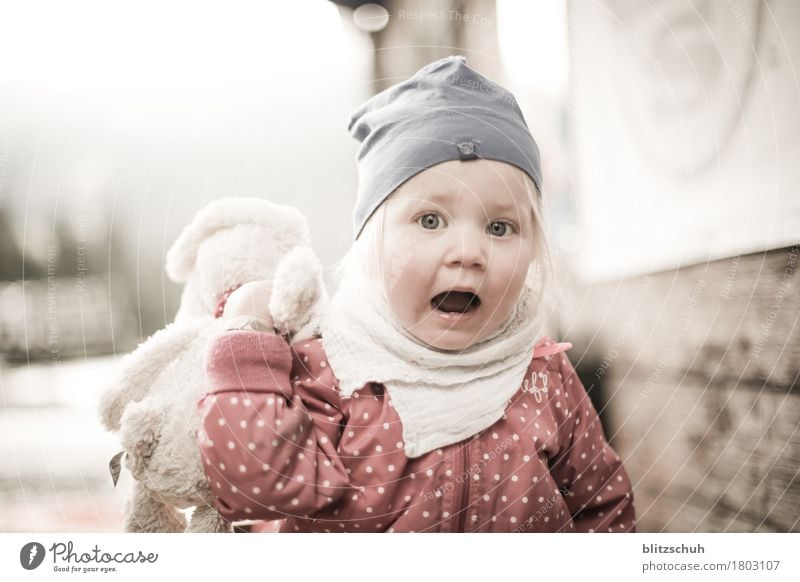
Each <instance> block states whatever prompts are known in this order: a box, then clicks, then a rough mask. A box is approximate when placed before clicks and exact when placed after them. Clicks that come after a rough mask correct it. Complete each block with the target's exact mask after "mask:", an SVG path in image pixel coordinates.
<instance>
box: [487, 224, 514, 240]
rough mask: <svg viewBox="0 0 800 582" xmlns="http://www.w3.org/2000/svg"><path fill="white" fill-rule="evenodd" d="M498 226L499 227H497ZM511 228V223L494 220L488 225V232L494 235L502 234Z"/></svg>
mask: <svg viewBox="0 0 800 582" xmlns="http://www.w3.org/2000/svg"><path fill="white" fill-rule="evenodd" d="M497 227H500V228H497ZM510 229H511V225H510V224H508V223H507V222H500V221H495V222H493V223H491V224H490V225H489V226H488V230H489V234H492V235H494V236H500V237H502V236H504V235H505V234H506V232H508V231H509V230H510Z"/></svg>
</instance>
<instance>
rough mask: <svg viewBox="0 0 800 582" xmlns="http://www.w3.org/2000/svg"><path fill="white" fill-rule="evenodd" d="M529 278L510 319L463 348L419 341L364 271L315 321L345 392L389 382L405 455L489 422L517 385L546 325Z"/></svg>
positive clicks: (346, 283) (348, 279)
mask: <svg viewBox="0 0 800 582" xmlns="http://www.w3.org/2000/svg"><path fill="white" fill-rule="evenodd" d="M533 297H534V292H533V291H532V289H531V287H530V284H529V282H528V283H526V285H525V286H524V287H523V291H522V293H521V294H520V299H519V301H518V302H517V305H516V307H515V309H514V311H513V313H512V314H511V315H510V316H509V318H508V319H507V321H506V322H505V323H504V325H502V326H501V327H500V329H498V330H497V331H496V332H494V333H493V334H492V335H491V336H490V337H488V338H486V339H485V340H483V341H481V342H480V343H477V344H475V345H473V346H470V347H469V348H467V349H465V350H462V351H457V352H456V351H453V352H444V351H439V350H436V349H433V348H431V347H429V346H427V345H426V344H423V343H422V342H420V341H419V340H417V339H416V338H414V337H413V336H412V335H411V334H410V333H408V332H407V331H405V330H403V329H402V328H401V327H400V326H399V324H398V323H397V322H396V321H395V319H394V318H393V316H392V315H391V312H390V310H389V307H388V305H387V304H386V302H385V300H383V299H382V298H381V297H380V294H379V293H378V292H377V290H376V289H375V286H374V285H370V284H369V283H367V281H366V279H365V278H364V277H363V276H360V277H359V276H353V275H350V276H349V277H346V278H345V280H344V281H343V282H342V284H341V285H340V287H339V289H338V290H337V293H336V295H335V296H334V297H333V298H332V299H331V301H330V303H329V305H328V307H327V309H326V311H325V313H324V314H323V316H322V319H321V321H320V330H321V332H322V343H323V347H324V348H325V353H326V355H327V358H328V362H329V363H330V365H331V368H332V371H333V372H334V374H335V375H336V377H337V378H338V380H339V385H340V389H341V391H342V394H343V395H344V396H345V397H350V396H351V395H352V394H353V392H354V391H355V390H358V389H360V388H362V387H363V386H364V385H366V384H367V383H369V382H378V383H381V384H383V385H384V386H385V387H386V390H387V392H388V394H389V397H390V399H391V404H392V405H393V406H394V408H395V410H396V411H397V414H398V416H399V417H400V420H401V421H402V425H403V441H404V443H405V452H406V455H407V456H408V457H418V456H421V455H423V454H425V453H427V452H429V451H432V450H434V449H436V448H438V447H444V446H447V445H450V444H453V443H457V442H459V441H462V440H464V439H466V438H469V437H470V436H472V435H475V434H477V433H479V432H480V431H482V430H484V429H486V428H488V427H489V426H491V425H492V424H494V423H495V422H496V421H497V420H499V419H500V417H502V416H503V413H504V411H505V409H506V407H507V405H508V403H509V401H510V399H511V397H512V396H513V395H514V393H516V391H517V390H518V389H519V387H520V385H521V383H522V379H523V376H524V374H525V371H526V370H527V368H528V366H529V365H530V361H531V358H532V356H533V347H534V345H535V343H536V340H537V339H538V337H539V335H540V333H541V332H542V330H543V325H542V318H541V317H538V316H537V314H536V313H534V311H536V310H534V309H533V307H532V305H531V301H532V298H533Z"/></svg>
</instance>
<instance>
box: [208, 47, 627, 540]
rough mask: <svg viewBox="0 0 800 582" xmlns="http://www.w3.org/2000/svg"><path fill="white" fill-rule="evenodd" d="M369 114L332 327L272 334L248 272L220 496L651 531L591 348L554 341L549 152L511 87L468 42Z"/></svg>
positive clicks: (364, 516) (247, 508)
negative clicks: (604, 421)
mask: <svg viewBox="0 0 800 582" xmlns="http://www.w3.org/2000/svg"><path fill="white" fill-rule="evenodd" d="M350 130H351V132H352V134H353V136H354V137H355V138H356V139H358V140H359V141H360V142H361V148H360V150H359V153H358V165H359V193H358V199H357V203H356V209H355V217H354V231H355V233H356V241H355V243H354V245H353V247H352V249H351V250H350V252H348V254H347V256H346V257H345V258H344V260H343V261H342V264H341V266H340V269H339V273H338V274H339V277H338V280H339V284H338V288H337V290H336V294H335V295H334V297H333V298H332V300H331V302H330V305H329V306H328V309H327V311H326V314H325V316H324V317H323V319H322V321H320V322H319V325H318V327H317V334H316V335H315V337H313V338H311V339H309V340H305V341H298V342H295V343H294V344H293V345H291V346H290V345H288V344H287V343H286V342H285V341H284V339H283V338H281V337H280V336H278V335H276V334H274V333H272V331H273V329H272V321H271V319H270V315H269V313H268V312H267V311H266V307H265V306H266V304H267V302H266V301H265V299H264V297H265V294H266V293H268V285H267V284H266V283H250V284H246V285H244V286H242V287H240V288H239V289H238V290H237V291H235V292H234V293H233V294H232V295H231V296H230V298H229V299H228V301H227V303H226V304H225V309H224V317H225V319H226V320H227V321H229V322H230V325H229V326H228V327H229V328H230V329H229V331H227V332H225V333H223V334H221V335H220V336H218V337H216V338H214V340H212V342H211V343H210V345H209V349H208V353H207V355H206V366H207V373H208V376H209V378H210V381H211V383H212V385H213V390H211V392H209V393H208V394H206V395H205V396H204V397H203V398H202V399H201V401H200V402H199V412H200V414H201V415H202V420H203V429H202V430H201V431H199V433H198V444H199V446H200V450H201V455H202V458H203V463H204V468H205V472H206V475H207V477H208V479H209V481H210V483H211V488H212V491H213V492H214V494H215V505H216V507H217V509H218V510H219V511H220V513H221V514H222V515H223V516H224V517H225V518H227V519H230V520H232V521H233V520H267V521H274V522H275V524H276V525H275V528H274V529H275V530H278V531H303V532H308V531H319V532H331V531H361V532H409V531H420V532H423V531H424V532H433V531H442V532H445V531H446V532H450V531H455V532H462V531H470V532H511V531H520V532H537V531H549V532H569V531H581V532H592V531H603V532H605V531H614V532H631V531H634V529H635V526H634V508H633V498H632V494H631V486H630V481H629V479H628V476H627V474H626V472H625V470H624V468H623V466H622V463H621V461H620V458H619V456H618V455H617V454H616V453H615V452H614V450H613V449H612V448H611V447H610V446H609V444H608V443H607V441H606V439H605V437H604V435H603V431H602V428H601V426H600V422H599V419H598V417H597V414H596V412H595V410H594V408H593V407H592V404H591V402H590V400H589V398H588V396H587V394H586V391H585V390H584V388H583V386H582V385H581V383H580V381H579V380H578V377H577V376H576V374H575V370H574V369H573V367H572V365H571V364H570V362H569V360H568V359H567V357H566V355H565V354H564V353H563V352H565V351H566V350H567V349H569V348H570V347H572V346H571V344H569V343H555V342H553V341H552V340H550V339H549V338H548V337H546V336H542V335H541V333H542V329H543V326H542V316H543V314H544V311H545V310H544V305H543V302H542V298H543V297H544V296H545V287H546V282H547V279H548V278H547V265H548V256H547V247H546V241H545V239H544V234H545V230H544V227H543V224H542V218H541V200H540V192H541V174H540V168H539V154H538V149H537V147H536V144H535V142H534V140H533V138H532V136H531V135H530V132H529V131H528V128H527V125H526V123H525V120H524V118H523V116H522V113H521V111H520V109H519V107H518V106H517V104H516V101H515V100H514V98H513V96H512V95H511V94H510V93H508V92H507V91H506V90H504V89H503V88H502V87H500V86H498V85H497V84H495V83H493V82H492V81H490V80H488V79H486V78H485V77H483V76H481V75H479V74H478V73H477V72H475V71H473V70H472V69H470V68H469V67H468V66H467V64H466V61H465V59H464V58H463V57H448V58H445V59H442V60H440V61H437V62H434V63H431V64H429V65H427V66H426V67H424V68H422V69H421V70H420V71H419V72H417V74H416V75H414V76H413V77H412V78H411V79H409V80H407V81H405V82H403V83H400V84H398V85H396V86H394V87H391V88H389V89H387V90H385V91H383V92H381V93H379V94H378V95H376V96H374V97H372V98H371V99H370V100H368V101H367V102H366V103H365V104H364V105H363V106H362V107H361V108H360V109H359V110H357V111H356V112H355V113H354V114H353V116H352V119H351V122H350Z"/></svg>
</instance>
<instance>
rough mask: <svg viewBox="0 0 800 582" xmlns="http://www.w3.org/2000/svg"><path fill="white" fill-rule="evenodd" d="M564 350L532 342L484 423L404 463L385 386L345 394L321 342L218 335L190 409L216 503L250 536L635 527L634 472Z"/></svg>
mask: <svg viewBox="0 0 800 582" xmlns="http://www.w3.org/2000/svg"><path fill="white" fill-rule="evenodd" d="M567 347H568V344H567ZM564 349H565V347H564V344H555V343H554V342H552V340H550V339H549V338H543V339H542V340H540V342H539V343H538V344H537V347H536V350H535V351H534V354H533V356H534V357H533V358H532V360H531V365H530V367H529V369H528V371H527V373H526V377H525V382H523V384H522V385H521V386H520V390H519V391H518V392H517V393H516V394H515V395H514V397H513V398H512V399H511V401H510V402H509V405H508V408H507V410H506V414H505V415H504V416H503V418H501V419H500V420H498V421H497V422H496V423H495V424H494V425H492V426H491V427H489V428H488V429H487V430H485V431H483V432H482V433H481V434H478V435H475V436H474V437H472V438H470V439H467V440H465V441H462V442H461V443H457V444H454V445H451V446H449V447H443V448H441V449H438V450H435V451H432V452H430V453H428V454H426V455H423V456H422V457H418V458H414V459H409V458H407V457H406V456H405V452H404V449H403V431H402V426H401V423H400V419H399V417H398V415H397V413H396V411H395V410H394V408H393V407H392V406H391V402H390V401H389V398H388V395H387V394H386V392H385V390H384V388H383V386H382V385H380V384H374V383H373V384H368V385H366V386H364V387H363V388H362V389H360V390H358V391H357V392H356V393H355V394H354V395H353V397H352V398H349V399H344V398H342V397H341V394H340V393H339V390H338V381H337V380H336V377H335V375H334V371H333V370H332V369H331V366H330V365H329V363H328V361H327V357H326V355H325V352H324V349H323V346H322V342H321V340H320V339H318V338H317V339H312V340H306V341H305V342H298V343H296V344H295V345H293V346H291V347H290V346H288V345H287V344H286V343H285V342H284V341H283V340H282V339H281V338H279V337H277V336H274V335H271V334H266V333H261V332H252V331H234V332H227V333H225V334H222V335H221V336H219V337H218V338H216V339H215V341H214V342H212V345H211V346H210V349H209V354H207V356H208V357H207V358H206V362H207V372H208V375H209V378H210V379H211V381H212V385H213V386H214V390H213V392H212V393H210V394H207V395H206V396H204V397H203V398H202V399H201V401H200V402H199V404H198V411H199V414H200V415H201V417H202V420H203V429H202V430H201V431H198V437H197V439H198V444H199V447H200V453H201V456H202V458H203V467H204V470H205V471H206V475H207V477H208V479H209V482H211V483H212V484H213V486H212V491H213V493H214V496H215V497H214V503H215V506H216V508H217V509H218V510H219V511H220V513H221V514H222V515H223V516H224V517H225V518H226V519H229V520H231V521H237V520H243V519H247V520H253V519H257V520H264V521H265V522H266V523H263V525H261V526H259V527H257V528H255V529H257V530H258V531H287V532H290V531H303V532H309V531H318V532H326V531H330V532H333V531H339V532H344V531H373V532H376V531H379V532H382V531H391V532H401V531H421V532H424V531H442V532H444V531H478V532H539V531H548V532H566V531H582V532H589V531H598V532H604V531H608V530H611V531H614V532H618V531H619V532H622V531H626V532H629V531H635V519H634V508H633V495H632V493H631V488H630V481H629V479H628V476H627V474H626V472H625V469H624V467H623V466H622V462H621V460H620V459H619V457H618V456H617V454H616V452H614V450H613V449H612V448H611V447H610V446H609V445H608V443H607V441H606V439H605V437H604V435H603V431H602V428H601V426H600V422H599V419H598V417H597V414H596V412H595V410H594V408H593V406H592V404H591V402H590V400H589V398H588V396H587V394H586V391H585V390H584V388H583V386H582V385H581V383H580V381H579V380H578V377H577V375H576V374H575V371H574V369H573V367H572V365H571V364H570V363H569V360H568V359H567V357H566V355H564V354H563V351H564ZM545 377H546V379H545ZM542 386H547V387H548V389H547V390H546V391H545V390H541V389H538V390H535V388H536V387H542Z"/></svg>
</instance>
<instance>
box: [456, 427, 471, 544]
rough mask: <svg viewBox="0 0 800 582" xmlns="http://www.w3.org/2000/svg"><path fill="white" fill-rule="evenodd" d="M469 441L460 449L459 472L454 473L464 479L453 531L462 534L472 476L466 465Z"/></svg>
mask: <svg viewBox="0 0 800 582" xmlns="http://www.w3.org/2000/svg"><path fill="white" fill-rule="evenodd" d="M468 448H469V441H466V442H465V443H464V444H463V445H462V447H461V465H462V466H461V470H460V471H459V472H458V473H456V475H458V476H459V477H461V476H463V477H464V485H463V486H462V487H461V491H460V492H459V496H458V505H457V506H456V509H457V510H458V513H457V514H456V515H457V516H458V519H457V521H456V527H455V530H454V531H457V532H463V531H465V530H464V524H465V523H466V520H467V504H468V503H469V482H470V478H471V477H472V475H469V474H468V472H467V464H468V463H469V451H468Z"/></svg>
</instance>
